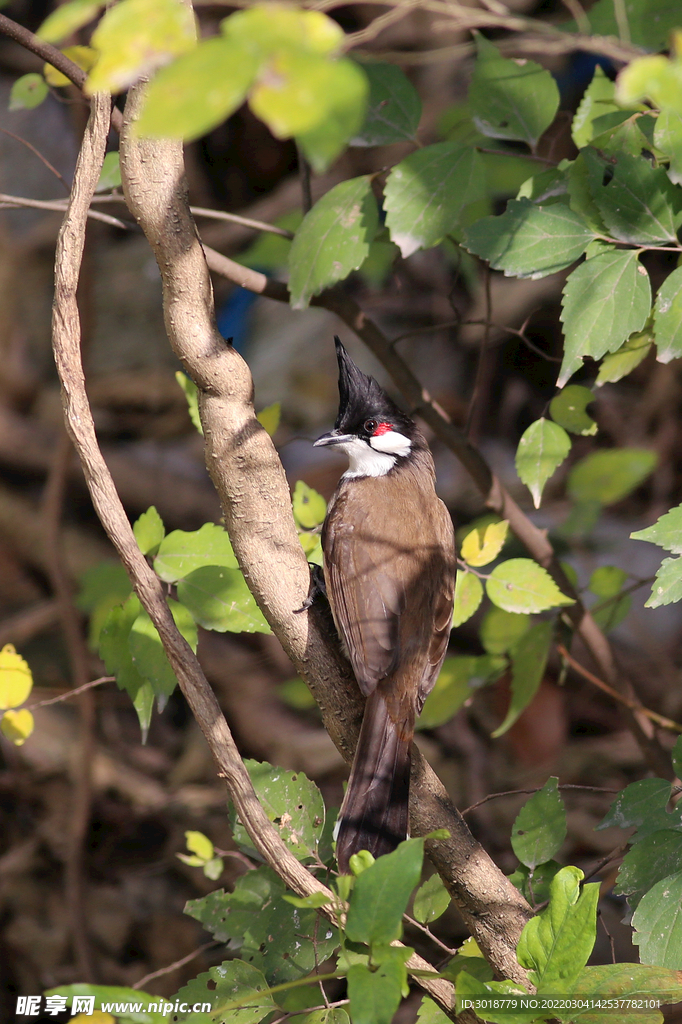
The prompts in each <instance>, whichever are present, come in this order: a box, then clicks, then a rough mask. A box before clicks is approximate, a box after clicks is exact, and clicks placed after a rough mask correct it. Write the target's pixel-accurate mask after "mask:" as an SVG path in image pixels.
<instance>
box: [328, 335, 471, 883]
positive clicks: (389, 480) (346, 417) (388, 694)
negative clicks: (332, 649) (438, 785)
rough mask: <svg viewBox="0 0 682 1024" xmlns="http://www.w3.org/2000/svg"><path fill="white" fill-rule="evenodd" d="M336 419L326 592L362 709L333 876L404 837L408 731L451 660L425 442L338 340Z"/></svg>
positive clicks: (444, 543)
mask: <svg viewBox="0 0 682 1024" xmlns="http://www.w3.org/2000/svg"><path fill="white" fill-rule="evenodd" d="M334 342H335V345H336V356H337V360H338V366H339V411H338V416H337V419H336V423H335V425H334V429H333V430H332V431H330V432H329V433H327V434H323V435H322V436H321V437H319V438H318V439H317V440H316V441H315V442H314V444H315V446H316V447H330V448H331V447H333V448H335V449H337V450H338V451H341V452H343V453H344V454H345V455H346V456H347V457H348V463H349V465H348V469H347V470H346V472H345V473H344V474H343V476H342V477H341V479H340V481H339V484H338V487H337V489H336V491H335V493H334V495H333V496H332V498H331V501H330V503H329V506H328V509H327V514H326V517H325V520H324V523H323V526H322V551H323V577H324V588H325V591H326V595H327V599H328V601H329V605H330V607H331V612H332V616H333V619H334V624H335V626H336V630H337V633H338V635H339V639H340V641H341V647H342V650H343V652H344V654H345V655H346V657H347V658H348V660H349V661H350V664H351V667H352V669H353V673H354V675H355V679H356V681H357V684H358V687H359V688H360V690H361V692H362V693H363V694H364V696H365V698H366V703H365V710H364V715H363V719H362V726H361V729H360V736H359V739H358V744H357V748H356V752H355V757H354V759H353V763H352V767H351V772H350V778H349V781H348V787H347V789H346V794H345V797H344V800H343V803H342V806H341V809H340V811H339V818H338V821H337V826H336V858H337V862H338V865H339V870H340V871H341V872H342V873H348V872H349V862H350V858H351V856H352V855H353V854H355V853H358V852H359V851H360V850H368V851H369V852H370V853H371V854H372V855H373V856H374V857H375V858H377V857H380V856H382V855H383V854H386V853H390V852H391V851H392V850H394V849H395V848H396V847H397V846H398V844H399V843H400V842H402V841H403V840H404V839H406V838H407V836H408V831H409V789H410V768H411V754H410V747H411V744H412V739H413V735H414V727H415V720H416V718H417V716H418V715H419V714H420V712H421V709H422V707H423V705H424V701H425V699H426V697H427V695H428V694H429V692H430V691H431V689H432V688H433V686H434V684H435V682H436V679H437V678H438V674H439V672H440V669H441V665H442V664H443V659H444V658H445V654H446V651H447V646H448V640H449V636H450V629H451V626H452V614H453V603H454V587H455V574H456V556H455V534H454V528H453V524H452V520H451V518H450V514H449V513H448V510H447V508H446V507H445V505H444V504H443V502H442V501H441V500H440V498H439V497H438V495H437V494H436V488H435V482H436V473H435V467H434V462H433V456H432V455H431V451H430V450H429V446H428V444H427V442H426V439H425V438H424V436H423V435H422V433H421V432H420V431H419V429H418V428H417V426H416V424H415V423H414V421H413V420H412V419H411V418H410V417H409V416H407V415H406V414H405V413H404V412H403V411H402V410H401V409H400V408H399V407H398V406H397V405H396V404H395V402H393V401H392V399H391V398H390V397H389V396H388V395H387V394H386V392H385V391H384V390H383V388H381V387H380V385H379V384H378V383H377V382H376V380H375V379H374V378H373V377H370V376H367V375H366V374H364V373H363V372H362V371H361V370H360V369H359V368H358V367H357V366H356V365H355V363H354V362H353V360H352V359H351V358H350V356H349V355H348V353H347V352H346V349H345V348H344V346H343V345H342V343H341V341H340V339H339V338H338V337H335V338H334Z"/></svg>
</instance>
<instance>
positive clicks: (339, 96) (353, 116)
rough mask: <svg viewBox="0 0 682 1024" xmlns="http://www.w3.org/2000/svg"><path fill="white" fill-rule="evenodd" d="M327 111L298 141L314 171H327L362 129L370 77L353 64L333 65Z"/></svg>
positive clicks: (348, 61)
mask: <svg viewBox="0 0 682 1024" xmlns="http://www.w3.org/2000/svg"><path fill="white" fill-rule="evenodd" d="M331 70H332V72H333V74H332V75H328V78H329V92H328V95H327V109H326V111H325V114H324V117H322V118H321V120H320V121H319V123H318V124H316V125H315V126H314V127H313V128H310V129H308V131H306V132H302V133H300V132H299V133H297V135H296V141H297V142H298V144H299V146H300V147H301V149H302V151H303V154H304V156H305V157H306V159H307V160H308V163H309V164H310V165H311V166H312V168H313V170H314V171H316V172H317V173H318V174H321V173H322V172H323V171H326V170H327V168H328V167H329V165H330V164H331V163H332V162H333V161H334V160H335V159H336V157H337V156H338V155H339V154H340V153H341V151H342V150H343V149H344V147H345V146H346V144H347V143H348V142H349V141H350V139H351V138H352V136H353V135H354V134H355V133H356V132H357V131H358V129H359V128H360V126H361V125H362V121H363V118H364V116H365V110H366V105H367V92H368V85H367V76H366V74H365V73H364V71H363V70H362V69H361V68H360V67H358V65H357V64H355V63H354V62H353V61H352V60H338V61H335V62H334V63H333V64H331Z"/></svg>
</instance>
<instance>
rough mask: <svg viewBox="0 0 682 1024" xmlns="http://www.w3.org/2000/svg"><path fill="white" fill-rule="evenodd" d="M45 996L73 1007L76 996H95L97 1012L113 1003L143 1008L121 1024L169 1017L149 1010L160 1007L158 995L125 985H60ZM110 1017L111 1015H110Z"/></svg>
mask: <svg viewBox="0 0 682 1024" xmlns="http://www.w3.org/2000/svg"><path fill="white" fill-rule="evenodd" d="M45 995H46V996H52V995H59V996H66V999H67V1001H68V1004H69V1006H71V1007H73V1000H74V996H94V997H95V1011H98V1010H100V1009H101V1007H102V1004H105V1003H113V1002H115V1003H119V1004H124V1003H133V1004H135V1003H137V1005H138V1006H140V1007H143V1009H142V1010H141V1011H138V1013H137V1014H135V1013H130V1014H126V1015H125V1016H124V1017H121V1018H120V1022H121V1024H165V1022H166V1021H167V1020H168V1017H167V1015H166V1014H165V1013H163V1012H162V1011H161V1010H159V1011H158V1012H155V1011H154V1010H153V1009H152V1010H150V1009H149V1005H150V1003H156V1005H157V1006H160V1002H159V996H158V995H150V993H149V992H140V991H139V989H134V988H127V987H126V986H123V985H90V984H83V983H82V982H81V983H78V984H75V985H60V986H59V987H58V988H52V989H50V990H49V991H48V992H46V993H45ZM84 1016H85V1015H84ZM106 1016H107V1014H106V1013H104V1014H103V1015H102V1017H103V1018H104V1019H105V1020H106ZM109 1016H111V1015H110V1014H109ZM100 1019H101V1018H100ZM204 1021H206V1024H210V1022H209V1021H208V1018H206V1017H204V1018H202V1020H201V1021H200V1020H199V1019H198V1018H197V1021H196V1024H204Z"/></svg>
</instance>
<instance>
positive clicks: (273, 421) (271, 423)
mask: <svg viewBox="0 0 682 1024" xmlns="http://www.w3.org/2000/svg"><path fill="white" fill-rule="evenodd" d="M281 418H282V403H281V402H273V403H272V405H266V406H265V408H264V409H261V411H260V412H259V413H258V415H257V416H256V419H257V420H258V422H259V423H260V425H261V427H263V429H264V430H265V431H267V433H268V434H269V435H270V437H272V435H273V434H274V433H275V431H276V430H277V427H278V426H279V421H280V420H281Z"/></svg>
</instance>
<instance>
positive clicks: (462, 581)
mask: <svg viewBox="0 0 682 1024" xmlns="http://www.w3.org/2000/svg"><path fill="white" fill-rule="evenodd" d="M482 600H483V584H482V583H481V581H480V580H479V578H478V576H474V574H473V573H472V572H464V571H463V570H462V569H459V570H458V572H457V578H456V580H455V607H454V611H453V614H452V625H453V626H461V625H462V623H463V622H466V621H467V619H470V618H471V616H472V615H473V614H474V613H475V611H476V609H477V608H478V606H479V604H480V603H481V601H482Z"/></svg>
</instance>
